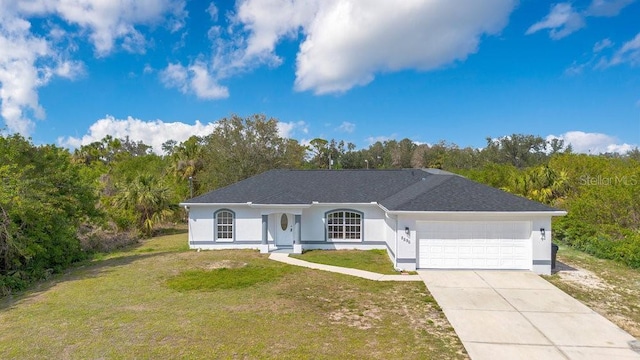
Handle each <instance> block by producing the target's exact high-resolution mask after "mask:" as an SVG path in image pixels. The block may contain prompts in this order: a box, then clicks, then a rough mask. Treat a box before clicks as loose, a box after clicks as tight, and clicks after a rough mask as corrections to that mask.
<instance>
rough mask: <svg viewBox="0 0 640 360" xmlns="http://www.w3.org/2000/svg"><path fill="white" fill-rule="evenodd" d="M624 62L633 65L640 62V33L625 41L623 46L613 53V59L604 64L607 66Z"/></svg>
mask: <svg viewBox="0 0 640 360" xmlns="http://www.w3.org/2000/svg"><path fill="white" fill-rule="evenodd" d="M623 63H628V64H630V65H631V66H636V65H639V64H640V33H638V34H637V35H636V36H635V37H634V38H633V39H631V40H629V41H627V42H626V43H624V44H623V45H622V47H621V48H620V49H618V50H617V51H616V52H615V53H614V54H613V57H611V60H609V61H605V62H604V63H603V65H605V67H606V66H613V65H619V64H623Z"/></svg>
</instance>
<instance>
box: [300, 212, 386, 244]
mask: <svg viewBox="0 0 640 360" xmlns="http://www.w3.org/2000/svg"><path fill="white" fill-rule="evenodd" d="M332 210H356V211H360V212H362V213H363V234H362V240H344V241H340V242H337V241H327V238H326V237H327V236H326V228H325V213H326V212H327V211H332ZM386 234H387V232H386V222H385V214H384V211H383V210H382V209H380V207H378V206H377V205H374V204H372V205H357V206H342V205H324V204H319V205H313V206H311V207H310V208H307V209H304V210H302V236H301V242H302V244H303V245H305V244H309V245H310V244H318V243H322V244H334V245H338V244H341V245H346V246H348V245H349V244H350V243H354V244H358V243H362V244H366V243H369V244H370V245H374V244H375V245H382V246H386V245H385V242H386ZM304 248H305V249H306V248H308V247H307V246H304ZM381 248H382V247H381Z"/></svg>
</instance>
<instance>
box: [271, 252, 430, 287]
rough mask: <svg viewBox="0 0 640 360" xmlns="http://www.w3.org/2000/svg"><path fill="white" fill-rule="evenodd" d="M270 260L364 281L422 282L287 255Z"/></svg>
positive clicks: (417, 279)
mask: <svg viewBox="0 0 640 360" xmlns="http://www.w3.org/2000/svg"><path fill="white" fill-rule="evenodd" d="M269 259H271V260H275V261H279V262H283V263H286V264H289V265H296V266H303V267H307V268H310V269H316V270H324V271H330V272H334V273H340V274H345V275H351V276H356V277H359V278H363V279H368V280H374V281H422V279H421V278H420V276H419V275H383V274H378V273H374V272H371V271H365V270H358V269H350V268H343V267H340V266H332V265H324V264H316V263H312V262H308V261H304V260H300V259H295V258H291V257H289V254H286V253H271V254H270V255H269Z"/></svg>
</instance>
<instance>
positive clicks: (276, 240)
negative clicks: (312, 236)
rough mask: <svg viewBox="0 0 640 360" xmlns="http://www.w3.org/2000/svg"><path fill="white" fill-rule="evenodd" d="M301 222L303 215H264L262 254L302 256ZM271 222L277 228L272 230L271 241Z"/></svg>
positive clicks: (280, 213) (284, 213)
mask: <svg viewBox="0 0 640 360" xmlns="http://www.w3.org/2000/svg"><path fill="white" fill-rule="evenodd" d="M301 220H302V215H301V214H294V213H288V212H278V213H269V214H262V242H261V245H260V252H261V253H269V252H285V253H291V254H301V253H302V245H301V243H300V235H301V224H300V223H301ZM270 221H272V222H274V223H275V226H272V228H271V230H272V231H271V235H272V236H271V239H270V237H269V233H270V232H269V230H270V229H269V222H270ZM274 228H275V229H274Z"/></svg>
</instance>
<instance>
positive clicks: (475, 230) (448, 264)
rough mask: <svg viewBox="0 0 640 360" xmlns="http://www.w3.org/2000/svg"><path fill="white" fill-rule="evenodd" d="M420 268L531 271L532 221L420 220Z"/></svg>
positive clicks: (417, 229) (418, 224)
mask: <svg viewBox="0 0 640 360" xmlns="http://www.w3.org/2000/svg"><path fill="white" fill-rule="evenodd" d="M416 232H417V234H416V235H417V238H418V264H417V266H418V268H422V269H531V264H532V258H531V257H532V249H531V245H532V244H531V221H464V222H461V221H419V222H417V223H416Z"/></svg>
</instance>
